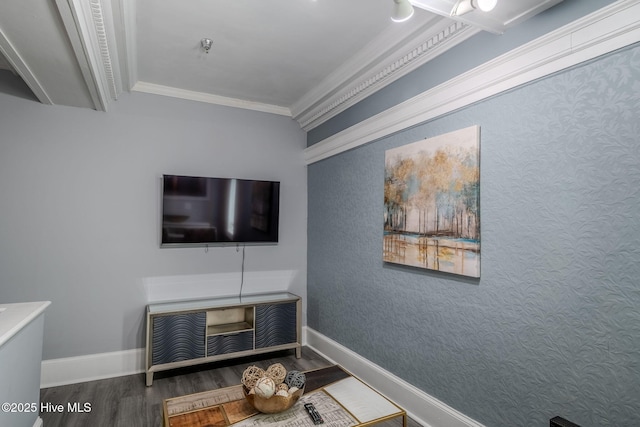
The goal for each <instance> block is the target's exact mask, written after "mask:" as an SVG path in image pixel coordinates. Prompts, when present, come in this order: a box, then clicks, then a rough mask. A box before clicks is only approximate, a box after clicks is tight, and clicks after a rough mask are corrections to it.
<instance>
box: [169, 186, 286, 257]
mask: <svg viewBox="0 0 640 427" xmlns="http://www.w3.org/2000/svg"><path fill="white" fill-rule="evenodd" d="M279 204H280V183H279V182H275V181H254V180H247V179H235V178H205V177H194V176H180V175H163V177H162V237H161V245H162V246H172V245H173V246H183V245H199V246H204V245H209V244H224V243H264V244H267V243H277V242H278V215H279Z"/></svg>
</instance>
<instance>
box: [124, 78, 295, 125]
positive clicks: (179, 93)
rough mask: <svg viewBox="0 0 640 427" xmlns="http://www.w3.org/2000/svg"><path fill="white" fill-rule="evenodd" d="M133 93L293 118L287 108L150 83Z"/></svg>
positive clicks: (140, 84) (134, 87)
mask: <svg viewBox="0 0 640 427" xmlns="http://www.w3.org/2000/svg"><path fill="white" fill-rule="evenodd" d="M131 90H132V91H136V92H145V93H152V94H155V95H162V96H170V97H172V98H180V99H187V100H190V101H198V102H205V103H208V104H215V105H223V106H225V107H235V108H244V109H245V110H253V111H262V112H264V113H271V114H278V115H281V116H287V117H291V110H289V109H288V108H285V107H280V106H278V105H271V104H261V103H259V102H252V101H245V100H242V99H236V98H228V97H225V96H219V95H212V94H208V93H203V92H195V91H191V90H184V89H177V88H175V87H170V86H162V85H158V84H154V83H148V82H140V81H139V82H137V83H136V84H135V85H134V86H133V88H132V89H131Z"/></svg>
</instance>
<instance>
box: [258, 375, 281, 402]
mask: <svg viewBox="0 0 640 427" xmlns="http://www.w3.org/2000/svg"><path fill="white" fill-rule="evenodd" d="M254 388H255V390H256V394H257V395H258V396H260V397H263V398H265V399H269V398H270V397H271V396H273V394H274V393H275V392H276V384H275V383H274V382H273V380H272V379H271V378H269V377H262V378H260V379H258V381H257V382H256V386H255V387H254Z"/></svg>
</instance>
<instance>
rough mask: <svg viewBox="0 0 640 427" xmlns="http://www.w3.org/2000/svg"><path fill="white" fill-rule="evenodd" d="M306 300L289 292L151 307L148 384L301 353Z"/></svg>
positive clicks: (149, 308)
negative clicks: (183, 372) (211, 367)
mask: <svg viewBox="0 0 640 427" xmlns="http://www.w3.org/2000/svg"><path fill="white" fill-rule="evenodd" d="M301 305H302V302H301V299H300V297H299V296H297V295H294V294H290V293H287V292H281V293H272V294H257V295H246V296H242V297H224V298H212V299H198V300H188V301H172V302H163V303H157V304H149V305H147V345H146V355H145V363H146V374H147V375H146V384H147V386H150V385H152V383H153V374H154V372H158V371H164V370H167V369H174V368H179V367H183V366H191V365H197V364H200V363H208V362H214V361H217V360H224V359H232V358H236V357H243V356H249V355H254V354H260V353H267V352H272V351H278V350H286V349H295V351H296V357H297V358H300V356H301V348H302V330H301V328H302V327H301Z"/></svg>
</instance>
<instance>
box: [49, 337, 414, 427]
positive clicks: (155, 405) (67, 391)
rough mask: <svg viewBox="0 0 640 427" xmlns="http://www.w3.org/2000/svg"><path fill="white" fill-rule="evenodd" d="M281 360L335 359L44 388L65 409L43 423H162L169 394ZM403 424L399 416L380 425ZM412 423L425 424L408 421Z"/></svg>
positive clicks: (157, 426) (235, 365) (219, 366)
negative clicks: (149, 382)
mask: <svg viewBox="0 0 640 427" xmlns="http://www.w3.org/2000/svg"><path fill="white" fill-rule="evenodd" d="M273 363H282V365H284V367H285V368H286V369H287V370H293V369H295V370H299V371H307V370H310V369H317V368H322V367H325V366H330V365H331V363H330V362H329V361H327V360H326V359H324V358H323V357H321V356H319V355H318V354H317V353H316V352H314V351H313V350H311V349H309V348H307V347H303V348H302V358H300V359H296V357H295V354H294V352H293V351H283V352H278V353H272V354H268V355H261V356H256V357H251V358H243V359H239V360H233V361H226V362H216V363H211V364H207V365H200V366H194V367H190V368H183V369H176V370H172V371H166V372H158V373H156V374H155V375H154V380H153V385H152V386H151V387H147V386H146V385H145V377H144V374H137V375H128V376H124V377H118V378H110V379H105V380H98V381H90V382H85V383H80V384H70V385H66V386H60V387H51V388H46V389H42V390H41V391H40V401H41V402H42V403H43V404H45V405H46V404H47V403H49V404H51V407H55V406H57V405H63V408H64V410H63V411H62V412H51V411H49V412H45V411H43V412H41V413H40V417H41V418H42V421H43V424H44V427H89V426H91V427H161V426H162V401H163V400H164V399H167V398H170V397H177V396H182V395H185V394H191V393H198V392H201V391H206V390H211V389H215V388H221V387H228V386H231V385H236V384H239V383H240V378H241V377H242V372H243V371H244V370H245V369H246V368H247V367H248V366H249V365H257V366H260V367H261V368H267V367H268V366H269V365H271V364H273ZM85 403H87V404H89V405H90V408H88V409H89V411H86V412H70V411H69V410H68V405H69V404H71V405H74V404H78V405H79V407H80V408H84V404H85ZM379 425H380V426H382V427H395V426H401V425H402V422H401V420H400V419H397V420H392V421H388V422H386V423H382V424H379ZM407 426H408V427H419V426H420V424H418V423H416V422H415V421H413V420H411V419H409V421H408V422H407Z"/></svg>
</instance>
